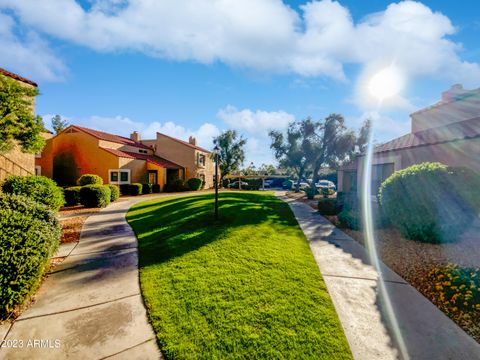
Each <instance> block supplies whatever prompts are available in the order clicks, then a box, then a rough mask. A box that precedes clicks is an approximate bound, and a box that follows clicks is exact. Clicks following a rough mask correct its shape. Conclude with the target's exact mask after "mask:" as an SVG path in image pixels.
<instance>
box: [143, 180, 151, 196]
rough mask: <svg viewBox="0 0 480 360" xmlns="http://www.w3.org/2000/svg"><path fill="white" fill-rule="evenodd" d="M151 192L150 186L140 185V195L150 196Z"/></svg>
mask: <svg viewBox="0 0 480 360" xmlns="http://www.w3.org/2000/svg"><path fill="white" fill-rule="evenodd" d="M152 191H153V190H152V184H147V183H145V184H142V194H151V193H152Z"/></svg>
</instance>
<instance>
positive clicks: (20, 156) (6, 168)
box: [0, 146, 35, 182]
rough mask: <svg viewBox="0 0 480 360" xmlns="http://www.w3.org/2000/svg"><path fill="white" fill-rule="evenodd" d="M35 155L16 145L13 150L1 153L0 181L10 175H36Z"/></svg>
mask: <svg viewBox="0 0 480 360" xmlns="http://www.w3.org/2000/svg"><path fill="white" fill-rule="evenodd" d="M34 174H35V155H34V154H27V153H24V152H22V151H21V150H20V147H19V146H15V148H14V149H13V150H12V151H9V152H7V153H4V154H0V182H2V181H3V180H4V179H5V178H6V177H8V176H10V175H22V176H24V175H34Z"/></svg>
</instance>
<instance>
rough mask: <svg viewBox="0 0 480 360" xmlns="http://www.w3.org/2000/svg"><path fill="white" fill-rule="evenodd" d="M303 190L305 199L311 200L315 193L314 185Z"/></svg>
mask: <svg viewBox="0 0 480 360" xmlns="http://www.w3.org/2000/svg"><path fill="white" fill-rule="evenodd" d="M304 191H305V194H307V199H310V200H312V199H313V198H314V197H315V195H316V194H317V189H316V188H315V186H311V187H308V188H306V189H305V190H304Z"/></svg>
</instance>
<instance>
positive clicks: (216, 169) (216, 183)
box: [213, 144, 220, 220]
mask: <svg viewBox="0 0 480 360" xmlns="http://www.w3.org/2000/svg"><path fill="white" fill-rule="evenodd" d="M213 154H214V155H215V179H214V185H215V220H218V159H219V157H220V147H219V146H218V144H215V147H214V148H213Z"/></svg>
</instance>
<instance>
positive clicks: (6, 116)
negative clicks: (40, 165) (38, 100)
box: [0, 74, 45, 153]
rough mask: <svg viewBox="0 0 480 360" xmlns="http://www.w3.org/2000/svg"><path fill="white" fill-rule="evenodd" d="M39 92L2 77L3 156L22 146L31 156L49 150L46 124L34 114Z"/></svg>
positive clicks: (0, 120) (0, 141)
mask: <svg viewBox="0 0 480 360" xmlns="http://www.w3.org/2000/svg"><path fill="white" fill-rule="evenodd" d="M37 95H38V90H37V88H34V87H30V86H26V85H23V84H21V83H20V82H19V81H17V80H14V79H12V78H10V77H8V76H5V75H2V74H0V152H8V151H10V150H11V149H12V148H13V147H14V146H15V144H18V145H19V146H20V148H21V149H22V151H24V152H27V153H36V152H40V151H41V150H42V149H43V147H44V146H45V139H44V138H43V137H42V135H41V133H42V132H43V131H44V126H43V120H42V118H41V117H40V116H35V115H34V114H33V111H32V108H33V98H34V97H35V96H37Z"/></svg>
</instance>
